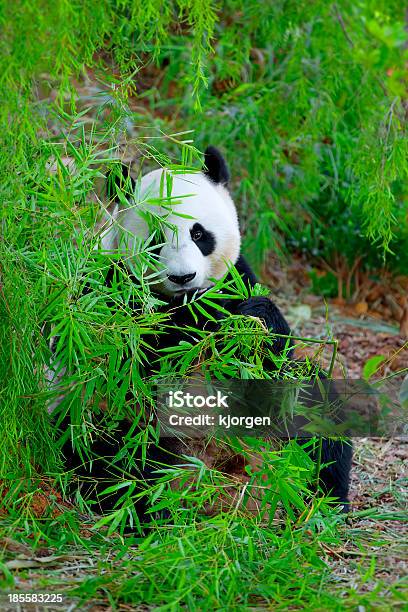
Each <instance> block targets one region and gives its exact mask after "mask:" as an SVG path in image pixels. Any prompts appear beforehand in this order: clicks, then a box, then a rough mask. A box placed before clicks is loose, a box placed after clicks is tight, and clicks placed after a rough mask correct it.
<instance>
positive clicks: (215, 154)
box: [203, 147, 230, 185]
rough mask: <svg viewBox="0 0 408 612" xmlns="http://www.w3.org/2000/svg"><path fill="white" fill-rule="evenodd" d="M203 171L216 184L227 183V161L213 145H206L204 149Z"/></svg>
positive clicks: (228, 178) (228, 177)
mask: <svg viewBox="0 0 408 612" xmlns="http://www.w3.org/2000/svg"><path fill="white" fill-rule="evenodd" d="M203 173H204V174H205V175H206V176H208V178H209V179H210V180H211V181H213V182H214V183H216V184H217V185H218V184H221V185H227V184H228V181H229V180H230V173H229V170H228V166H227V163H226V161H225V159H224V158H223V156H222V155H221V153H220V151H219V150H218V149H216V148H215V147H207V148H206V150H205V151H204V168H203Z"/></svg>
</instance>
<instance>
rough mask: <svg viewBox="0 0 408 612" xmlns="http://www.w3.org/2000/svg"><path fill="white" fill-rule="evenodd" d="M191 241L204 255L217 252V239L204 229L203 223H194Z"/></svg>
mask: <svg viewBox="0 0 408 612" xmlns="http://www.w3.org/2000/svg"><path fill="white" fill-rule="evenodd" d="M190 236H191V240H192V241H193V242H195V244H196V245H197V246H198V248H199V249H200V251H201V252H202V254H203V255H211V253H213V252H214V250H215V237H214V234H213V233H212V232H209V231H208V230H206V229H204V228H203V226H202V225H201V223H194V225H193V227H192V228H191V230H190Z"/></svg>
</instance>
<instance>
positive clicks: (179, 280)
mask: <svg viewBox="0 0 408 612" xmlns="http://www.w3.org/2000/svg"><path fill="white" fill-rule="evenodd" d="M195 275H196V273H195V272H193V273H192V274H183V276H175V275H174V274H169V275H168V276H167V278H168V279H169V281H171V282H172V283H176V285H186V284H187V283H189V282H190V281H191V280H193V278H194V277H195Z"/></svg>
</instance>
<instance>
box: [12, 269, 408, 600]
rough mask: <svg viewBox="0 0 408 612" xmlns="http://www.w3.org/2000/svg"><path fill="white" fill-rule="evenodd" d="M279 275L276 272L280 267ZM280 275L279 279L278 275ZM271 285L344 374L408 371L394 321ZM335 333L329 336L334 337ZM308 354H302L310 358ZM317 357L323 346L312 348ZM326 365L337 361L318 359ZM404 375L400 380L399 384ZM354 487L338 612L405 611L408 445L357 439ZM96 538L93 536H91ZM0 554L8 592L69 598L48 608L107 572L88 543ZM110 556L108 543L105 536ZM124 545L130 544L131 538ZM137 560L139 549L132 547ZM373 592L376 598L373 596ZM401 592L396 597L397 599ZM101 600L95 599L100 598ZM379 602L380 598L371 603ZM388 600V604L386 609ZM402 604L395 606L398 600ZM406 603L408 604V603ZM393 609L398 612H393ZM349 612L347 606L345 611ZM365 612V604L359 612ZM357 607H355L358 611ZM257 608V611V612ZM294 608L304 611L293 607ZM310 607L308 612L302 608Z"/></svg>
mask: <svg viewBox="0 0 408 612" xmlns="http://www.w3.org/2000/svg"><path fill="white" fill-rule="evenodd" d="M274 269H275V268H274ZM278 276H279V274H278ZM266 280H269V284H270V286H271V287H272V295H273V299H274V300H275V301H276V302H277V303H278V304H279V306H280V307H281V308H282V310H283V311H284V312H285V314H286V313H287V314H288V319H289V320H290V323H291V325H292V326H293V327H294V329H295V332H296V334H298V335H301V336H306V337H313V338H320V337H327V335H330V333H332V334H333V336H334V337H335V338H337V339H338V340H339V355H338V360H337V364H336V368H337V370H335V373H336V372H337V374H336V375H337V376H339V377H340V376H341V375H344V374H346V376H348V377H350V378H360V377H361V376H362V372H363V369H364V365H365V363H366V362H367V360H368V359H369V358H370V357H372V356H375V355H383V356H384V357H385V359H384V360H383V362H382V375H385V376H387V375H389V374H390V373H391V374H392V372H393V371H395V370H397V369H398V370H399V369H401V368H403V367H406V365H407V344H406V339H405V338H403V337H402V336H401V334H400V333H399V331H398V326H397V325H396V324H395V323H394V322H390V321H385V320H382V321H381V320H380V319H379V318H378V317H370V316H367V314H366V313H364V314H356V313H355V312H354V313H353V308H354V307H353V306H350V307H348V306H347V305H343V304H341V305H338V304H336V303H330V304H329V305H328V306H327V305H326V304H325V303H324V301H323V300H322V299H321V298H318V297H316V296H313V295H311V294H310V287H307V286H305V285H304V284H302V282H299V279H298V278H297V272H296V271H295V272H294V271H293V269H290V268H289V269H285V270H284V271H282V273H281V274H280V277H279V278H278V280H277V276H276V274H275V275H274V277H273V278H270V279H266ZM328 332H329V333H328ZM307 350H308V349H307V347H306V349H305V348H303V349H300V352H301V354H304V352H305V351H306V353H307ZM313 351H314V352H316V348H315V347H314V348H313ZM319 355H320V356H321V357H322V361H323V362H325V361H326V363H327V361H328V359H329V357H330V356H326V355H325V352H323V353H320V354H319ZM402 379H403V375H402V376H401V375H400V376H398V377H397V379H396V380H397V382H398V384H399V385H400V384H401V381H402ZM353 444H354V461H353V471H352V483H351V502H352V512H351V514H350V517H349V519H348V521H347V523H346V524H345V525H344V527H341V528H340V529H341V530H342V539H341V545H336V546H331V545H326V544H325V543H322V544H321V548H322V550H321V555H322V558H323V559H324V561H325V562H326V563H327V564H328V566H329V567H330V568H331V574H332V575H331V582H332V591H333V592H334V593H336V596H337V597H338V601H339V608H338V609H343V608H342V605H341V600H342V597H343V595H344V596H346V595H347V597H350V593H353V592H355V593H356V594H358V596H360V595H361V593H362V592H363V593H364V592H366V593H367V594H368V595H369V596H370V598H369V601H371V602H372V601H375V602H376V605H375V607H376V608H378V609H403V607H404V605H406V604H404V603H403V602H404V595H403V594H402V587H401V581H403V579H404V577H406V576H407V575H408V549H407V543H408V522H407V514H406V508H407V501H408V486H407V485H408V439H407V438H402V437H393V438H388V439H385V438H375V437H374V438H368V437H365V438H356V439H354V441H353ZM89 528H90V524H89V522H88V521H87V520H86V518H85V517H84V527H83V533H82V536H83V537H84V538H85V540H86V538H87V533H88V531H87V530H88V529H89ZM89 533H90V532H89ZM1 534H2V531H1V530H0V553H2V557H3V560H2V563H3V568H5V571H6V572H7V571H8V572H9V574H10V576H11V575H12V576H13V577H12V578H10V585H11V583H12V582H13V585H14V586H13V587H11V586H10V588H9V589H4V590H3V593H7V592H8V593H10V592H20V593H22V592H26V593H27V592H29V593H33V592H44V591H47V592H51V591H52V592H62V593H64V603H63V604H62V605H60V606H55V607H54V606H48V607H47V609H49V610H53V609H55V610H57V609H64V610H71V609H75V606H76V602H77V600H75V599H73V598H71V597H70V595H69V592H70V590H71V589H72V588H74V587H75V586H77V585H78V584H80V583H84V581H86V580H87V579H88V578H90V577H93V578H95V577H96V576H97V575H98V572H99V571H100V569H99V566H100V563H101V560H102V559H101V556H100V554H99V553H98V552H97V551H95V549H93V550H92V552H91V553H90V551H89V550H87V548H86V547H83V546H82V545H78V546H73V545H72V544H71V545H70V546H69V547H67V549H66V550H64V551H62V550H56V549H55V548H53V547H52V545H51V546H50V545H47V544H46V543H44V545H41V546H40V547H39V548H37V549H36V552H32V549H31V548H30V547H29V546H27V544H23V543H21V541H17V539H14V538H13V537H12V536H10V535H1ZM104 541H105V551H106V550H109V547H108V549H106V544H109V539H108V538H104ZM124 543H126V538H125V541H124ZM129 550H133V554H136V551H137V547H135V548H133V547H130V549H129ZM370 593H371V594H370ZM396 593H397V595H396ZM95 595H96V594H95ZM373 596H374V599H372V597H373ZM381 601H384V602H385V601H387V606H388V607H386V606H385V605H384V607H382V606H381ZM394 601H395V604H393V602H394ZM405 601H406V600H405ZM390 603H391V607H390ZM0 605H1V609H2V610H5V611H6V610H16V609H20V610H42V609H45V608H42V607H41V606H40V607H38V606H37V607H36V606H35V605H30V604H24V605H20V607H18V606H17V605H16V604H12V605H9V604H8V603H7V601H6V600H5V598H4V595H3V598H2V600H1V601H0ZM346 608H347V609H349V608H348V606H345V607H344V609H346ZM357 608H358V610H359V612H364V611H365V610H366V609H372V608H371V607H368V608H365V607H364V605H358V606H357ZM357 608H356V609H357ZM79 609H81V610H90V611H92V612H99V611H100V610H111V609H112V610H113V609H118V610H124V611H125V610H126V611H128V610H140V611H142V610H143V611H144V610H148V609H152V608H151V607H150V606H149V605H147V606H146V605H141V606H134V605H129V604H124V603H119V604H117V605H116V608H114V607H112V605H111V604H110V602H109V596H108V594H106V595H102V596H101V593H99V594H98V596H97V597H95V599H92V598H91V602H90V603H87V604H85V605H81V606H80V607H79ZM253 609H254V610H255V609H257V608H256V606H255V607H254V608H253ZM259 609H266V608H263V607H262V606H261V608H259ZM291 609H297V608H296V607H293V608H291ZM302 609H304V608H302Z"/></svg>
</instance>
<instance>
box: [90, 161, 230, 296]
mask: <svg viewBox="0 0 408 612" xmlns="http://www.w3.org/2000/svg"><path fill="white" fill-rule="evenodd" d="M167 173H170V171H169V170H166V169H159V170H154V171H153V172H149V173H148V174H146V175H145V176H143V177H142V179H141V182H140V190H139V189H137V190H136V191H137V192H138V195H137V198H135V199H134V201H133V202H129V206H127V207H125V208H124V207H122V206H120V205H116V207H115V209H114V210H113V213H112V216H111V219H110V221H109V223H108V226H107V227H106V226H105V230H104V232H103V234H102V236H101V247H102V248H103V249H104V250H108V251H111V250H118V251H119V252H120V253H121V254H122V255H123V256H124V259H125V260H127V259H128V258H129V257H131V256H132V253H135V254H136V253H137V252H138V247H140V241H144V240H146V239H147V238H148V236H149V228H148V223H147V221H146V212H149V211H150V212H151V213H153V214H155V215H159V216H162V217H163V218H164V219H165V225H164V226H163V232H164V235H165V240H166V242H165V244H164V246H162V248H161V249H160V252H159V262H160V268H161V271H160V275H159V277H158V279H157V282H156V283H155V285H156V288H157V289H158V290H159V291H160V292H162V293H164V294H166V295H174V294H177V293H180V292H185V291H191V290H193V289H205V288H208V287H210V286H211V284H212V282H211V279H214V278H215V279H219V278H222V277H223V276H224V274H225V273H226V271H227V269H228V265H229V264H235V263H236V261H237V259H238V257H239V253H240V246H241V239H240V232H239V224H238V216H237V211H236V208H235V205H234V202H233V201H232V198H231V196H230V195H229V193H228V191H227V189H226V188H225V187H224V186H223V185H222V184H216V183H214V182H213V181H211V180H210V179H209V178H207V177H206V176H205V175H204V174H203V173H202V172H197V173H190V174H172V175H171V184H172V187H171V195H170V194H167V193H166V187H165V189H164V192H165V193H166V197H167V196H168V195H170V198H169V199H168V200H166V201H165V204H164V205H163V200H162V202H160V190H161V189H160V188H161V185H162V186H163V184H164V185H165V186H166V184H167V180H166V174H167ZM163 174H164V176H163ZM162 189H163V188H162ZM186 217H189V218H186ZM195 223H199V224H200V225H202V226H203V227H204V228H205V229H208V230H209V231H211V233H212V234H213V236H214V240H215V248H214V251H213V252H212V253H211V254H209V255H203V253H202V252H201V250H200V249H199V248H198V246H197V244H195V242H194V241H193V240H192V238H191V235H190V231H191V228H192V226H193V225H194V224H195ZM169 225H170V226H171V227H169ZM174 226H175V227H176V231H174ZM162 242H163V239H162ZM188 274H195V277H194V278H193V279H192V280H191V281H189V282H188V283H186V284H184V285H183V286H182V287H180V285H178V284H176V283H174V282H172V281H171V280H170V279H169V278H168V277H169V276H183V275H188Z"/></svg>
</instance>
